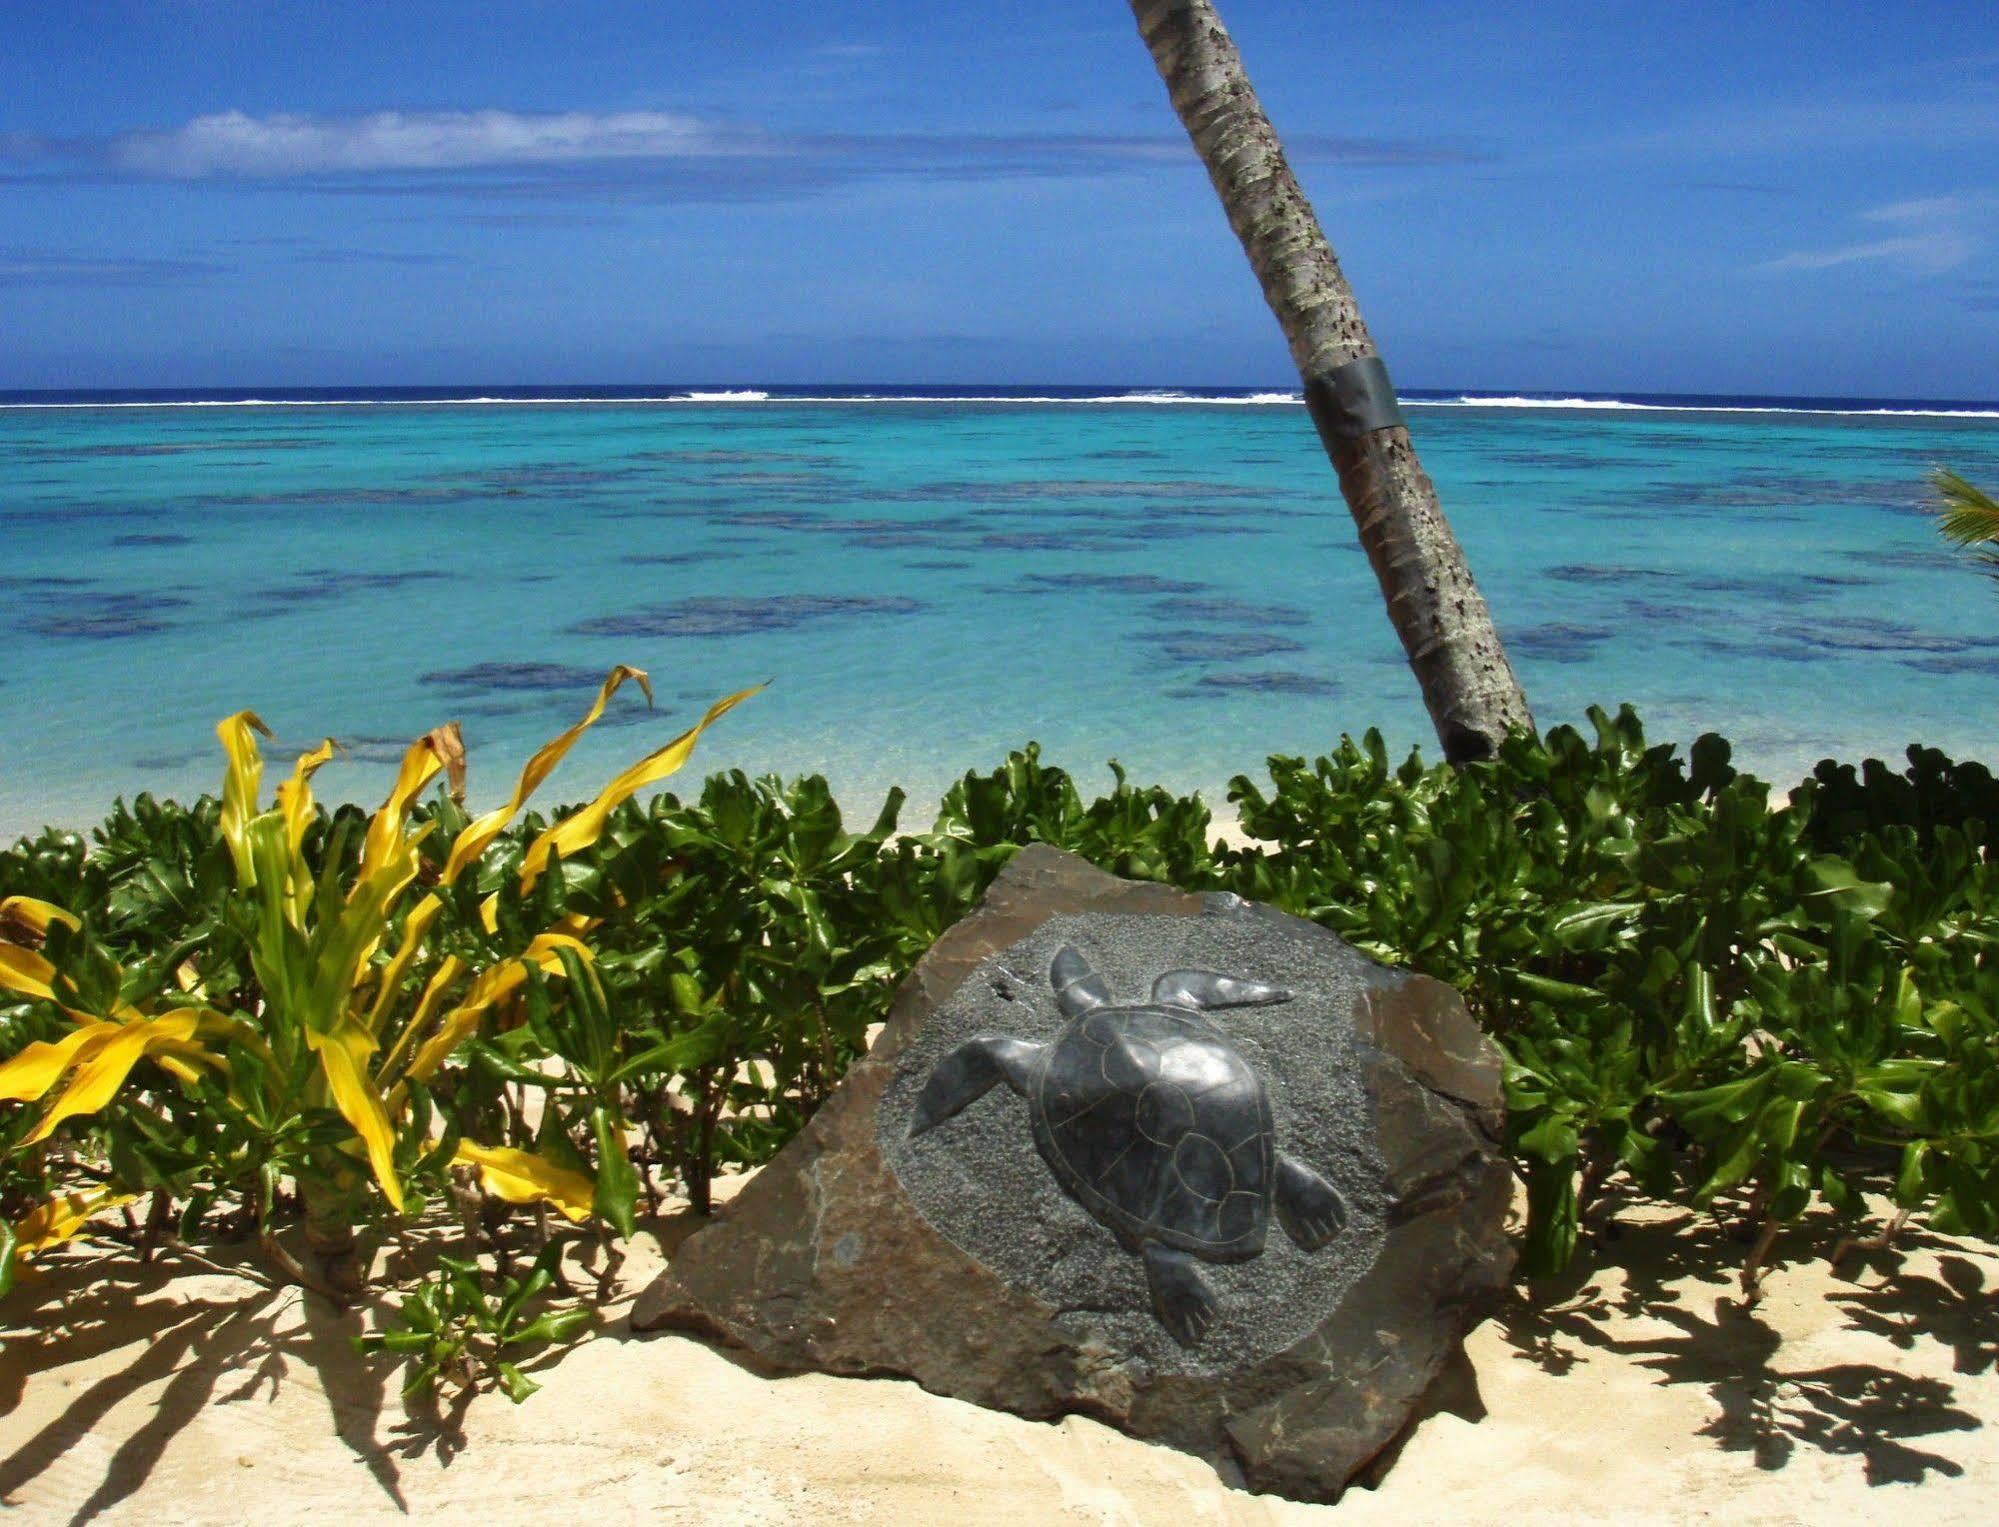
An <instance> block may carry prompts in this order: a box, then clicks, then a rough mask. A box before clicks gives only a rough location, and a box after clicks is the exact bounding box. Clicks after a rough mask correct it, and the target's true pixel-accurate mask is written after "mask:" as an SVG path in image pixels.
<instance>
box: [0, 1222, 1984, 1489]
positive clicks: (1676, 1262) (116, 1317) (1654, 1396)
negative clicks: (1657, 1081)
mask: <svg viewBox="0 0 1999 1527" xmlns="http://www.w3.org/2000/svg"><path fill="white" fill-rule="evenodd" d="M1637 1219H1638V1222H1637V1223H1635V1224H1633V1225H1631V1226H1630V1227H1629V1228H1627V1229H1626V1230H1625V1231H1624V1232H1623V1233H1622V1234H1621V1236H1620V1237H1619V1238H1618V1240H1617V1241H1616V1242H1615V1243H1613V1244H1612V1245H1611V1246H1610V1247H1608V1248H1607V1250H1608V1253H1609V1255H1610V1256H1612V1257H1614V1258H1615V1261H1614V1263H1612V1264H1610V1265H1602V1264H1600V1265H1599V1266H1598V1268H1597V1270H1596V1271H1595V1272H1593V1273H1591V1274H1589V1275H1588V1276H1585V1277H1579V1278H1572V1279H1570V1280H1569V1281H1568V1282H1567V1283H1566V1284H1565V1285H1563V1286H1560V1287H1557V1288H1553V1289H1542V1290H1539V1291H1538V1298H1537V1299H1536V1300H1534V1301H1533V1302H1529V1301H1527V1300H1525V1299H1524V1298H1523V1299H1521V1300H1518V1301H1516V1302H1514V1303H1513V1304H1511V1305H1510V1306H1509V1307H1508V1308H1506V1309H1505V1310H1504V1311H1502V1312H1501V1314H1500V1316H1499V1317H1498V1318H1496V1319H1494V1320H1492V1321H1489V1322H1487V1323H1486V1324H1485V1325H1483V1326H1481V1327H1480V1328H1479V1329H1478V1330H1477V1331H1475V1332H1474V1333H1473V1335H1472V1337H1471V1340H1470V1342H1469V1344H1468V1348H1467V1362H1466V1363H1465V1364H1464V1365H1463V1368H1462V1370H1461V1371H1460V1372H1459V1373H1458V1374H1457V1375H1456V1379H1457V1382H1456V1384H1455V1386H1454V1387H1455V1390H1456V1394H1455V1397H1454V1399H1453V1401H1452V1405H1451V1407H1450V1408H1449V1409H1447V1410H1443V1411H1440V1412H1438V1413H1436V1414H1434V1415H1432V1416H1430V1417H1429V1418H1428V1419H1427V1420H1425V1421H1424V1422H1423V1423H1422V1424H1421V1425H1420V1426H1419V1427H1418V1428H1417V1430H1416V1431H1415V1433H1414V1435H1413V1437H1412V1438H1411V1439H1410V1440H1409V1442H1408V1443H1407V1445H1406V1447H1405V1448H1404V1449H1403V1451H1402V1453H1401V1455H1400V1457H1399V1458H1398V1459H1397V1460H1396V1461H1395V1462H1394V1464H1393V1466H1392V1468H1390V1469H1389V1470H1388V1472H1387V1474H1386V1477H1385V1479H1384V1480H1383V1481H1382V1482H1381V1483H1380V1484H1379V1486H1378V1487H1376V1488H1374V1489H1355V1490H1352V1491H1350V1492H1349V1493H1348V1495H1347V1496H1346V1498H1345V1500H1344V1501H1342V1502H1341V1504H1340V1505H1338V1506H1337V1507H1305V1506H1298V1505H1294V1504H1290V1503H1287V1502H1282V1501H1275V1500H1271V1499H1268V1498H1262V1497H1254V1496H1250V1495H1246V1494H1243V1493H1241V1492H1239V1491H1236V1490H1232V1489H1230V1488H1228V1487H1227V1485H1226V1484H1225V1483H1224V1482H1223V1481H1222V1480H1221V1479H1219V1478H1218V1477H1217V1475H1216V1473H1215V1471H1214V1470H1213V1469H1211V1468H1209V1467H1208V1466H1206V1465H1204V1464H1202V1463H1200V1462H1199V1461H1197V1460H1195V1459H1193V1458H1190V1457H1187V1456H1184V1455H1181V1454H1177V1453H1174V1452H1171V1451H1168V1450H1166V1449H1163V1448H1157V1447H1151V1446H1148V1445H1145V1444H1142V1443H1138V1442H1134V1441H1132V1440H1130V1439H1128V1438H1125V1437H1123V1436H1121V1435H1119V1434H1117V1433H1115V1432H1112V1431H1109V1430H1107V1429H1106V1428H1104V1427H1102V1426H1099V1425H1097V1424H1096V1423H1094V1422H1091V1421H1086V1420H1082V1419H1078V1418H1070V1419H1068V1420H1064V1421H1061V1422H1059V1423H1055V1424H1047V1423H1037V1422H1030V1421H1022V1420H1018V1419H1016V1418H1013V1417H1010V1416H1004V1415H1000V1414H997V1413H994V1412H989V1411H984V1410H980V1409H978V1408H976V1407H974V1406H970V1405H966V1404H962V1403H959V1402H957V1401H953V1400H947V1399H940V1398H938V1397H936V1396H934V1395H930V1394H927V1393H925V1392H924V1391H922V1390H921V1389H918V1388H917V1387H916V1386H915V1385H913V1384H909V1383H903V1382H898V1381H891V1380H882V1379H835V1378H826V1377H820V1376H805V1377H792V1378H772V1377H765V1376H761V1375H759V1374H757V1373H755V1372H753V1371H752V1370H751V1369H750V1368H749V1367H747V1366H745V1365H744V1364H742V1363H740V1362H739V1361H737V1360H734V1359H732V1358H731V1357H730V1356H729V1355H727V1354H726V1353H724V1352H722V1351H719V1350H716V1349H714V1348H711V1347H709V1346H706V1345H703V1344H702V1343H700V1342H697V1341H693V1340H689V1339H686V1338H682V1337H676V1336H656V1337H633V1336H632V1335H631V1334H630V1333H629V1332H628V1331H627V1330H626V1329H625V1328H624V1325H623V1316H624V1313H625V1311H626V1310H627V1309H628V1307H629V1296H630V1295H631V1294H632V1293H634V1292H636V1290H637V1289H638V1288H639V1287H641V1286H643V1283H644V1281H645V1279H646V1278H647V1277H649V1276H650V1274H651V1273H652V1272H653V1271H654V1270H655V1269H656V1268H657V1267H658V1266H659V1265H660V1260H661V1259H660V1254H659V1252H658V1250H657V1248H656V1246H655V1244H654V1242H653V1241H652V1240H651V1239H650V1238H648V1237H645V1236H642V1237H641V1241H642V1243H643V1244H644V1247H645V1250H644V1251H643V1252H642V1253H641V1252H635V1253H634V1255H633V1256H632V1258H631V1259H630V1261H629V1262H628V1263H627V1265H626V1268H625V1275H624V1278H623V1288H624V1297H623V1298H621V1299H620V1301H619V1302H618V1303H617V1304H616V1305H614V1306H613V1307H612V1309H611V1311H610V1320H609V1323H608V1329H607V1330H606V1331H605V1333H604V1334H602V1335H600V1336H598V1337H597V1338H595V1339H593V1340H590V1341H588V1342H586V1343H585V1344H583V1345H581V1346H579V1347H577V1348H575V1349H574V1350H572V1351H570V1352H568V1353H566V1354H564V1355H562V1356H560V1358H559V1360H556V1361H553V1362H550V1363H547V1364H544V1365H540V1366H539V1370H538V1371H537V1372H536V1377H538V1378H539V1379H540V1380H541V1382H542V1384H543V1385H544V1388H543V1390H542V1392H541V1393H540V1394H537V1395H535V1396H534V1397H533V1398H531V1399H530V1400H529V1401H528V1402H527V1404H526V1405H524V1406H521V1407H518V1408H516V1407H515V1406H513V1405H510V1404H508V1403H507V1402H506V1401H505V1400H504V1399H503V1398H501V1397H499V1396H497V1395H488V1396H482V1397H480V1398H479V1399H477V1400H476V1401H474V1402H473V1403H472V1404H471V1405H470V1406H469V1407H460V1408H458V1409H455V1410H454V1409H451V1408H446V1409H445V1410H444V1411H442V1412H439V1411H438V1410H436V1409H434V1408H432V1409H424V1408H423V1407H421V1406H418V1407H416V1408H414V1409H411V1410H406V1409H405V1407H404V1405H403V1403H402V1401H401V1400H400V1399H399V1398H398V1396H397V1394H396V1389H395V1386H394V1384H393V1383H390V1382H387V1381H385V1379H384V1378H383V1376H382V1374H381V1372H380V1370H379V1369H378V1368H376V1367H374V1366H372V1365H371V1363H370V1362H369V1361H368V1360H365V1359H363V1358H360V1357H358V1356H356V1355H355V1353H354V1352H353V1350H352V1348H351V1346H350V1344H349V1338H350V1337H351V1336H353V1335H354V1334H356V1332H357V1331H358V1330H359V1329H360V1323H359V1319H358V1317H355V1316H343V1315H336V1314H335V1313H333V1312H332V1311H331V1310H330V1309H329V1308H327V1307H326V1306H324V1305H321V1304H319V1303H318V1302H317V1301H312V1302H307V1301H305V1300H304V1299H302V1298H301V1297H300V1296H299V1295H298V1294H297V1293H296V1292H295V1291H289V1290H287V1291H282V1292H273V1291H271V1290H268V1289H265V1288H261V1287H258V1286H256V1285H253V1284H250V1283H247V1282H245V1281H243V1280H241V1279H237V1278H231V1277H225V1276H218V1275H215V1274H205V1273H198V1272H189V1271H186V1270H182V1271H179V1272H177V1273H176V1272H171V1271H169V1270H168V1269H167V1268H166V1267H164V1266H160V1265H157V1264H156V1265H155V1266H153V1267H141V1266H139V1265H138V1264H137V1263H136V1262H135V1261H134V1260H133V1259H132V1258H130V1256H129V1255H122V1254H121V1255H118V1256H110V1255H108V1254H106V1253H103V1252H97V1251H89V1250H83V1251H79V1252H76V1253H74V1254H71V1255H67V1256H64V1257H60V1258H51V1259H50V1261H49V1263H48V1267H47V1271H46V1272H45V1273H44V1274H43V1275H42V1276H41V1277H39V1278H37V1279H35V1280H34V1281H33V1282H32V1283H31V1284H29V1285H27V1286H24V1287H23V1288H21V1289H18V1290H16V1292H15V1293H14V1294H13V1295H11V1296H10V1297H9V1299H8V1301H7V1302H6V1303H5V1304H4V1305H0V1317H4V1329H5V1331H6V1339H5V1345H4V1349H3V1350H0V1500H4V1502H5V1504H6V1505H7V1506H9V1507H13V1508H15V1510H13V1511H12V1512H10V1513H9V1516H10V1517H11V1518H12V1519H16V1520H23V1521H60V1520H79V1521H80V1520H92V1519H97V1518H100V1517H101V1518H104V1519H106V1520H113V1521H145V1522H149V1523H151V1522H183V1521H187V1522H236V1521H244V1520H256V1521H272V1522H277V1521H294V1520H296V1521H304V1520H307V1519H313V1520H317V1521H324V1520H326V1519H327V1518H328V1517H329V1515H332V1514H336V1513H337V1515H338V1516H339V1517H340V1518H341V1519H342V1520H346V1521H362V1520H374V1519H377V1518H390V1517H395V1516H398V1515H404V1514H406V1515H408V1516H412V1517H418V1518H422V1519H426V1520H434V1521H451V1522H458V1521H465V1522H479V1523H482V1524H486V1527H497V1524H502V1523H512V1522H537V1523H541V1522H547V1521H549V1520H557V1521H561V1520H565V1519H572V1518H574V1517H577V1516H579V1515H582V1514H583V1513H584V1512H585V1511H587V1512H588V1513H589V1515H590V1516H592V1517H594V1518H595V1519H596V1520H598V1521H600V1522H605V1523H609V1522H621V1521H632V1520H639V1519H641V1518H660V1517H665V1518H677V1519H689V1520H700V1521H703V1522H709V1521H714V1522H732V1523H733V1522H782V1523H797V1522H818V1521H847V1520H869V1521H891V1522H927V1521H938V1520H944V1521H949V1522H952V1523H954V1524H963V1523H983V1522H1007V1523H1012V1524H1018V1523H1021V1522H1036V1521H1047V1520H1060V1521H1077V1522H1142V1523H1151V1522H1162V1523H1163V1522H1189V1521H1191V1522H1223V1523H1234V1522H1243V1523H1266V1522H1270V1523H1277V1522H1283V1523H1292V1522H1296V1523H1305V1522H1311V1521H1331V1520H1333V1519H1335V1518H1336V1517H1337V1518H1338V1519H1339V1520H1342V1521H1348V1522H1369V1521H1394V1522H1397V1523H1408V1522H1431V1521H1435V1522H1446V1521H1468V1520H1474V1519H1477V1520H1490V1519H1495V1518H1496V1519H1500V1520H1510V1521H1521V1520H1526V1521H1544V1520H1545V1521H1554V1520H1574V1519H1577V1518H1582V1519H1592V1520H1602V1519H1616V1520H1629V1521H1691V1520H1706V1519H1710V1518H1712V1519H1715V1520H1754V1521H1758V1522H1812V1523H1825V1522H1840V1521H1863V1520H1871V1521H1879V1520H1884V1519H1893V1518H1895V1517H1898V1516H1899V1517H1901V1518H1903V1519H1906V1520H1910V1521H1921V1522H1940V1521H1973V1520H1985V1521H1990V1520H1992V1518H1993V1513H1994V1510H1995V1507H1994V1504H1993V1502H1994V1499H1995V1493H1999V1427H1993V1426H1987V1425H1986V1424H1985V1423H1986V1421H1987V1420H1988V1418H1999V1371H1995V1364H1994V1358H1995V1340H1999V1312H1995V1305H1994V1299H1993V1292H1992V1291H1993V1289H1994V1287H1995V1285H1999V1255H1995V1254H1994V1252H1993V1250H1992V1249H1989V1248H1983V1247H1975V1246H1971V1245H1962V1244H1957V1243H1953V1242H1949V1241H1945V1240H1942V1239H1939V1238H1936V1237H1930V1236H1925V1235H1922V1234H1912V1235H1911V1236H1909V1237H1908V1238H1907V1240H1906V1241H1905V1242H1904V1243H1903V1244H1902V1245H1900V1246H1898V1248H1897V1249H1896V1250H1895V1251H1893V1252H1889V1253H1876V1254H1872V1255H1869V1256H1866V1257H1862V1258H1858V1259H1856V1260H1855V1261H1854V1262H1853V1263H1851V1264H1849V1265H1848V1266H1847V1267H1846V1268H1845V1269H1843V1273H1842V1275H1839V1276H1835V1275H1832V1274H1831V1273H1829V1272H1828V1270H1827V1268H1826V1267H1825V1264H1824V1262H1823V1260H1822V1256H1823V1252H1824V1251H1825V1249H1826V1242H1825V1241H1824V1240H1823V1239H1817V1238H1815V1237H1813V1236H1812V1235H1810V1234H1808V1233H1800V1234H1799V1235H1798V1236H1797V1237H1796V1238H1795V1239H1794V1240H1793V1241H1792V1242H1790V1243H1788V1244H1785V1243H1780V1246H1779V1261H1778V1265H1777V1267H1776V1269H1775V1271H1774V1272H1773V1273H1772V1274H1771V1276H1770V1278H1769V1280H1768V1293H1767V1296H1766V1298H1765V1300H1764V1302H1763V1304H1762V1305H1761V1306H1760V1307H1759V1308H1758V1309H1757V1310H1756V1311H1755V1312H1753V1313H1748V1312H1744V1311H1743V1310H1741V1309H1739V1308H1738V1307H1736V1304H1735V1300H1734V1297H1733V1296H1734V1289H1733V1286H1732V1283H1731V1281H1730V1279H1729V1277H1728V1274H1727V1272H1726V1270H1725V1269H1726V1264H1727V1263H1728V1262H1730V1261H1732V1260H1734V1259H1735V1258H1736V1257H1737V1256H1738V1255H1739V1250H1740V1248H1739V1246H1738V1245H1737V1244H1736V1243H1734V1242H1733V1241H1730V1240H1729V1239H1728V1238H1726V1237H1725V1236H1723V1235H1721V1234H1720V1233H1719V1232H1718V1231H1715V1230H1714V1229H1712V1228H1710V1227H1707V1226H1706V1225H1705V1224H1703V1223H1698V1222H1692V1221H1681V1220H1675V1219H1673V1218H1672V1217H1670V1216H1664V1215H1652V1216H1644V1215H1642V1214H1641V1215H1639V1216H1637ZM657 1228H658V1230H659V1231H660V1233H661V1236H662V1238H663V1239H664V1240H665V1241H666V1242H667V1243H668V1244H672V1243H674V1242H675V1241H676V1240H677V1238H678V1236H679V1235H680V1234H681V1233H683V1232H684V1230H685V1229H686V1228H688V1227H687V1226H686V1224H685V1222H684V1221H680V1222H676V1221H674V1220H671V1219H669V1220H667V1221H665V1222H663V1223H662V1224H661V1225H660V1226H658V1227H657Z"/></svg>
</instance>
